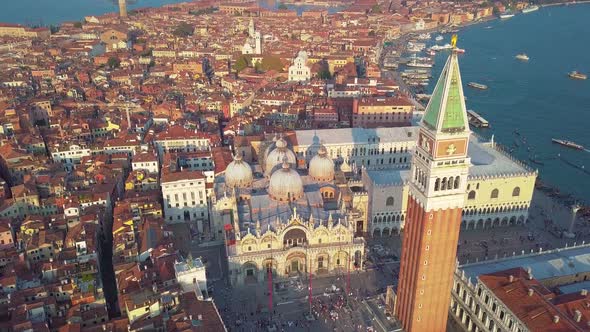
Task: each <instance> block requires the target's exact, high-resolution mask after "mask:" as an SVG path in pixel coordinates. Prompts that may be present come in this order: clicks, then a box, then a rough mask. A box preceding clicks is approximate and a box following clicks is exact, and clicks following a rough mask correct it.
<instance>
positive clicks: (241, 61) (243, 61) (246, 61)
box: [234, 54, 252, 72]
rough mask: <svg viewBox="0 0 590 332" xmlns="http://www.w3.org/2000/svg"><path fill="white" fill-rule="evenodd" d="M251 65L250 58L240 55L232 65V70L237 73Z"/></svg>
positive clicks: (246, 55)
mask: <svg viewBox="0 0 590 332" xmlns="http://www.w3.org/2000/svg"><path fill="white" fill-rule="evenodd" d="M251 63H252V57H251V56H250V55H248V54H242V55H241V56H240V57H239V58H238V59H237V60H236V62H235V63H234V69H235V70H236V71H237V72H241V71H242V70H244V69H246V68H247V67H249V66H250V64H251Z"/></svg>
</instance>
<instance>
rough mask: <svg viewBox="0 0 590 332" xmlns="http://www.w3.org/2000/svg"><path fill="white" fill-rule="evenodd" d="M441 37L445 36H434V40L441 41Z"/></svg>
mask: <svg viewBox="0 0 590 332" xmlns="http://www.w3.org/2000/svg"><path fill="white" fill-rule="evenodd" d="M443 39H445V37H443V36H441V35H438V36H436V38H434V40H436V41H441V40H443Z"/></svg>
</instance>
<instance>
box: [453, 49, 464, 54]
mask: <svg viewBox="0 0 590 332" xmlns="http://www.w3.org/2000/svg"><path fill="white" fill-rule="evenodd" d="M455 52H457V53H461V54H463V53H465V49H463V48H456V49H455Z"/></svg>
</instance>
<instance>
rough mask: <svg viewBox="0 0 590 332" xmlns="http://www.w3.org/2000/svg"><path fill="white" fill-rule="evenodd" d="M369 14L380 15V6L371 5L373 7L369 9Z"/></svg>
mask: <svg viewBox="0 0 590 332" xmlns="http://www.w3.org/2000/svg"><path fill="white" fill-rule="evenodd" d="M371 12H373V13H375V14H381V13H383V12H382V11H381V6H379V5H373V7H371Z"/></svg>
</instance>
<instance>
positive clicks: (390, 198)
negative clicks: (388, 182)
mask: <svg viewBox="0 0 590 332" xmlns="http://www.w3.org/2000/svg"><path fill="white" fill-rule="evenodd" d="M385 205H387V206H393V197H391V196H390V197H387V200H386V201H385Z"/></svg>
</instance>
